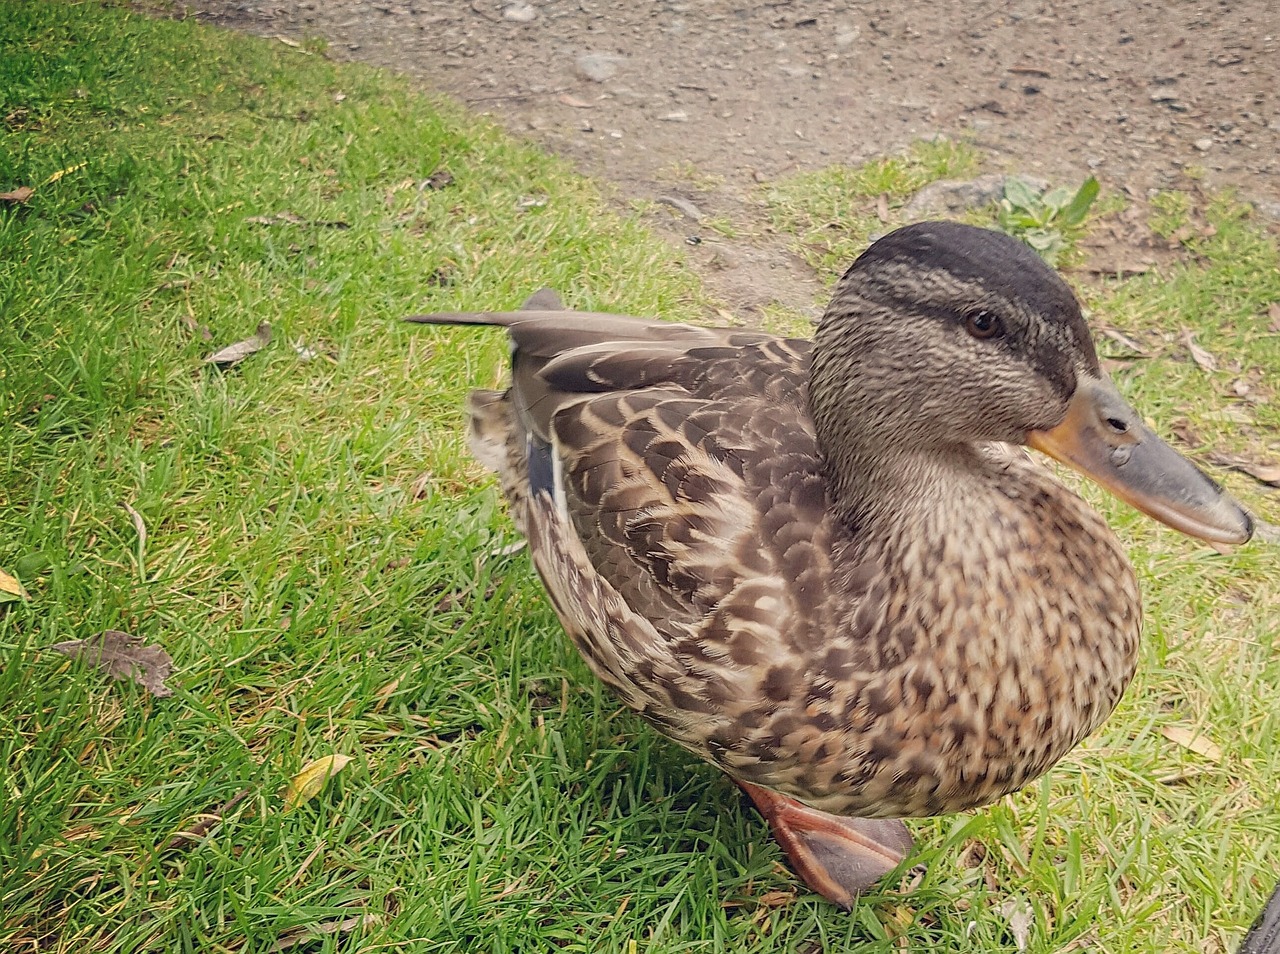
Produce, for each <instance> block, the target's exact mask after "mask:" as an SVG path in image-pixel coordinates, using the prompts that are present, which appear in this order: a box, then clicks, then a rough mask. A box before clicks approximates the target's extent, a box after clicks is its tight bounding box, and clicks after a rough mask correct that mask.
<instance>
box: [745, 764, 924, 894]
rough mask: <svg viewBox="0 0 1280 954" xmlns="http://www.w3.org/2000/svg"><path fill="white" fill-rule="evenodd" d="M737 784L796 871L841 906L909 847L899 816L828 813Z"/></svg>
mask: <svg viewBox="0 0 1280 954" xmlns="http://www.w3.org/2000/svg"><path fill="white" fill-rule="evenodd" d="M738 784H739V785H740V786H741V787H742V790H743V791H744V792H746V793H747V794H748V795H750V796H751V800H752V801H753V802H755V804H756V808H758V809H759V810H760V814H762V815H764V817H765V819H766V820H767V821H768V822H769V827H770V828H772V829H773V835H774V838H776V839H777V841H778V844H780V845H781V846H782V849H783V850H784V851H785V852H786V853H787V859H788V860H789V861H790V862H791V867H792V869H793V870H794V871H795V872H796V874H797V875H799V876H800V878H801V879H802V880H803V881H804V883H805V884H807V885H808V886H809V887H810V888H811V889H813V890H814V891H815V892H817V893H818V894H820V895H822V896H823V897H824V898H826V899H827V900H828V901H831V902H832V903H833V904H837V905H839V906H840V907H842V908H844V909H845V910H848V909H849V908H851V907H852V906H853V902H854V899H855V898H857V896H858V895H859V894H861V893H862V892H863V891H865V890H866V889H867V888H869V887H870V886H871V885H873V884H875V883H876V882H877V881H879V880H880V879H881V878H882V877H884V876H885V875H886V874H888V873H889V872H890V871H892V870H893V869H894V868H896V867H897V866H898V865H899V863H901V861H902V859H903V858H905V857H906V856H907V852H908V851H910V850H911V845H912V839H911V835H910V833H909V832H908V831H907V826H906V825H904V824H903V823H902V822H901V821H900V820H899V819H896V818H845V817H843V816H840V815H829V814H827V813H826V812H820V811H818V810H817V809H816V808H810V807H808V806H807V805H804V804H802V803H800V802H798V801H796V800H795V799H793V798H788V797H786V796H785V795H779V794H778V793H777V792H772V791H770V790H769V789H767V788H761V787H760V786H759V785H752V784H750V783H749V782H739V783H738Z"/></svg>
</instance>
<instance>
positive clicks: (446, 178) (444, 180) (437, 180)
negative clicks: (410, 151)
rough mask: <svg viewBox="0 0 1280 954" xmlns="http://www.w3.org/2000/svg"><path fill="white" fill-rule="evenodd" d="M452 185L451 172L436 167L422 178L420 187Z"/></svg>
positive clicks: (439, 187)
mask: <svg viewBox="0 0 1280 954" xmlns="http://www.w3.org/2000/svg"><path fill="white" fill-rule="evenodd" d="M451 185H453V173H452V172H450V171H449V170H448V169H437V170H436V171H435V172H433V173H431V175H429V176H427V178H426V179H425V180H423V183H422V185H421V186H420V187H419V188H420V189H432V190H435V189H443V188H446V187H447V186H451Z"/></svg>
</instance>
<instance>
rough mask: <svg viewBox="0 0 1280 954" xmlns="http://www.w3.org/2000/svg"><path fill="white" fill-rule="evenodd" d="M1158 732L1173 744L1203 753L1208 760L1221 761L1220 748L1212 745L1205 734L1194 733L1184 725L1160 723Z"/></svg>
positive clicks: (1198, 753) (1199, 753)
mask: <svg viewBox="0 0 1280 954" xmlns="http://www.w3.org/2000/svg"><path fill="white" fill-rule="evenodd" d="M1160 734H1161V735H1163V736H1164V737H1165V738H1166V739H1168V740H1169V741H1170V742H1173V743H1174V744H1175V745H1180V746H1182V747H1183V748H1184V749H1190V750H1191V751H1192V752H1195V753H1196V754H1197V755H1203V756H1204V757H1205V758H1207V759H1208V760H1209V761H1210V762H1221V761H1222V749H1220V748H1218V747H1217V746H1216V745H1214V744H1213V742H1212V741H1211V740H1210V739H1209V738H1208V737H1207V736H1203V735H1196V733H1195V731H1194V730H1192V729H1188V728H1187V727H1186V726H1185V725H1162V726H1161V727H1160Z"/></svg>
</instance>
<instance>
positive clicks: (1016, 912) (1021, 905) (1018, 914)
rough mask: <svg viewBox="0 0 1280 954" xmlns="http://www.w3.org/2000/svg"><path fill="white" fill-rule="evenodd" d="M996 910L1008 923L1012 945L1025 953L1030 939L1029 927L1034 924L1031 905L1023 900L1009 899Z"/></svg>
mask: <svg viewBox="0 0 1280 954" xmlns="http://www.w3.org/2000/svg"><path fill="white" fill-rule="evenodd" d="M996 910H997V911H998V912H999V914H1000V916H1001V917H1002V918H1004V919H1005V920H1006V921H1008V922H1009V933H1010V934H1012V935H1013V943H1014V944H1015V945H1016V946H1017V948H1018V950H1019V951H1025V950H1026V949H1027V941H1028V940H1030V938H1031V926H1032V925H1033V924H1035V913H1034V912H1033V911H1032V910H1031V905H1030V904H1028V903H1027V901H1026V900H1025V899H1023V898H1009V899H1008V900H1006V901H1005V902H1004V903H1003V904H1001V905H1000V907H999V908H997V909H996Z"/></svg>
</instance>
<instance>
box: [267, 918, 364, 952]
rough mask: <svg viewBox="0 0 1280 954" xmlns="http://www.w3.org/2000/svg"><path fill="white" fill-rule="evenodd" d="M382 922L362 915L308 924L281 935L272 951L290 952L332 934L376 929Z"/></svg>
mask: <svg viewBox="0 0 1280 954" xmlns="http://www.w3.org/2000/svg"><path fill="white" fill-rule="evenodd" d="M381 922H382V918H381V917H380V916H378V915H376V914H361V915H358V916H356V917H354V918H347V919H346V920H344V921H322V922H321V923H319V924H308V925H307V926H305V927H299V928H294V929H293V930H291V931H286V932H285V933H284V934H282V935H280V939H279V940H278V941H276V946H275V947H274V948H272V950H274V951H288V950H291V949H293V948H295V947H297V946H298V945H299V944H306V943H307V942H308V941H315V940H318V939H319V938H322V937H326V936H328V935H330V934H350V933H351V932H352V931H354V930H355V929H356V928H358V927H374V926H376V925H378V924H380V923H381Z"/></svg>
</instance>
